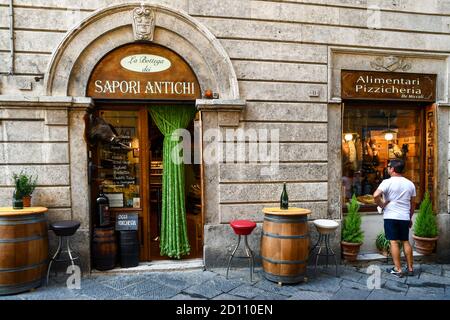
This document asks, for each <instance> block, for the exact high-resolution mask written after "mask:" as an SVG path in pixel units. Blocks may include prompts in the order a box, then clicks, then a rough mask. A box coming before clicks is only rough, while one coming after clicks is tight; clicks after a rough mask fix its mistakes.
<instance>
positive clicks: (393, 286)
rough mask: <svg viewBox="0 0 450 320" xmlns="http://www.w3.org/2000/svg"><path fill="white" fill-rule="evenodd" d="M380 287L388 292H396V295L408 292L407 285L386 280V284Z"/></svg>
mask: <svg viewBox="0 0 450 320" xmlns="http://www.w3.org/2000/svg"><path fill="white" fill-rule="evenodd" d="M381 287H382V288H383V289H386V290H389V291H393V292H397V293H403V294H405V293H406V292H407V291H408V288H409V287H408V285H407V284H405V283H402V282H398V281H392V280H387V281H386V283H384V284H383V285H381Z"/></svg>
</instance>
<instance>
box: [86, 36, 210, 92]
mask: <svg viewBox="0 0 450 320" xmlns="http://www.w3.org/2000/svg"><path fill="white" fill-rule="evenodd" d="M87 95H88V96H89V97H92V98H97V99H157V100H195V99H197V98H200V96H201V94H200V86H199V84H198V81H197V78H196V76H195V74H194V72H193V71H192V69H191V68H190V66H189V65H188V64H187V63H186V61H184V60H183V59H182V58H181V57H180V56H179V55H177V54H176V53H175V52H173V51H171V50H169V49H167V48H164V47H162V46H158V45H155V44H146V43H134V44H129V45H126V46H123V47H120V48H118V49H116V50H114V51H112V52H111V53H109V54H107V55H106V56H105V57H104V58H102V60H100V62H99V63H98V64H97V66H96V67H95V68H94V71H93V72H92V74H91V77H90V79H89V83H88V89H87Z"/></svg>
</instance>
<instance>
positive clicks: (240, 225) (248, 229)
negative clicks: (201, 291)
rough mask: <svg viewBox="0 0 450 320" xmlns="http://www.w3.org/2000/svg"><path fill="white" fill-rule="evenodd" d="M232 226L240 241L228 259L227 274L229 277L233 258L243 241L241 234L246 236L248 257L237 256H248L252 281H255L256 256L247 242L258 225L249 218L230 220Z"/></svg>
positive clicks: (245, 242)
mask: <svg viewBox="0 0 450 320" xmlns="http://www.w3.org/2000/svg"><path fill="white" fill-rule="evenodd" d="M230 226H231V227H232V228H233V231H234V233H235V234H237V235H238V243H237V245H236V247H235V248H234V250H233V253H232V254H231V257H230V260H229V261H228V267H227V276H226V278H227V279H228V271H229V270H230V266H231V260H233V257H234V254H235V253H236V251H237V249H238V247H239V244H240V243H241V236H244V244H245V254H246V255H247V256H246V257H237V258H248V259H249V263H250V282H252V281H253V266H254V264H255V261H254V258H253V252H252V250H251V249H250V247H249V246H248V242H247V236H248V235H249V234H251V233H252V231H253V229H255V227H256V223H254V222H253V221H249V220H234V221H231V222H230Z"/></svg>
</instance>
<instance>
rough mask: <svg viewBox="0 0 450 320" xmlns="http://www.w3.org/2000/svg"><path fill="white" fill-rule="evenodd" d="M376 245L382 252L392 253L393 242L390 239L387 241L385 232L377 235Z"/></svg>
mask: <svg viewBox="0 0 450 320" xmlns="http://www.w3.org/2000/svg"><path fill="white" fill-rule="evenodd" d="M375 245H376V246H377V249H378V250H380V251H386V252H388V253H389V252H390V251H391V242H390V241H389V240H388V239H386V235H385V234H384V232H380V233H379V234H378V235H377V239H376V240H375Z"/></svg>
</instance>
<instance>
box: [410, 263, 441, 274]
mask: <svg viewBox="0 0 450 320" xmlns="http://www.w3.org/2000/svg"><path fill="white" fill-rule="evenodd" d="M414 271H419V272H420V273H423V272H426V273H430V274H433V275H436V276H442V266H441V265H436V264H431V265H430V264H418V265H415V266H414Z"/></svg>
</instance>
